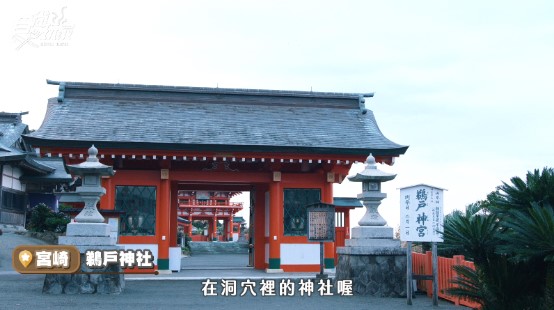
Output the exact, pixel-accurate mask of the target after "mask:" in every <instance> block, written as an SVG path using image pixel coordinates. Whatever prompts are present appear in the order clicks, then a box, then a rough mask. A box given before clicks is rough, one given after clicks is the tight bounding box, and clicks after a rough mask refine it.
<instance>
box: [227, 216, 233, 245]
mask: <svg viewBox="0 0 554 310" xmlns="http://www.w3.org/2000/svg"><path fill="white" fill-rule="evenodd" d="M227 241H233V215H232V214H231V215H230V216H229V220H228V221H227Z"/></svg>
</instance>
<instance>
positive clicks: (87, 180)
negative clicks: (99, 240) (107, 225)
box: [67, 145, 115, 223]
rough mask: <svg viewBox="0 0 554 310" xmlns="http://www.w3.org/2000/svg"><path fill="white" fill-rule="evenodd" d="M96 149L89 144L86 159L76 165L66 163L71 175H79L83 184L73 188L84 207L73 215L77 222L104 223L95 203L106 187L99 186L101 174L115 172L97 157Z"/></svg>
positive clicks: (106, 174) (109, 174)
mask: <svg viewBox="0 0 554 310" xmlns="http://www.w3.org/2000/svg"><path fill="white" fill-rule="evenodd" d="M96 155H98V149H96V148H95V147H94V145H93V146H91V147H90V148H89V149H88V157H87V160H86V161H84V162H82V163H80V164H77V165H67V170H68V171H69V173H71V174H72V175H78V176H81V179H82V181H83V184H82V185H81V186H80V187H78V188H77V189H76V190H75V193H76V194H78V195H79V196H81V198H82V200H83V202H84V203H85V207H84V208H83V210H82V211H81V212H80V213H79V214H78V215H77V216H76V217H75V222H77V223H104V217H103V216H102V215H101V214H100V212H98V209H97V208H96V204H97V203H98V201H99V200H100V197H102V196H103V195H104V194H106V189H105V188H103V187H102V186H101V180H102V176H113V175H114V174H115V172H114V170H113V168H112V167H111V166H106V165H104V164H102V163H101V162H100V161H99V160H98V158H97V157H96Z"/></svg>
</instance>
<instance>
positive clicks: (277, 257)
mask: <svg viewBox="0 0 554 310" xmlns="http://www.w3.org/2000/svg"><path fill="white" fill-rule="evenodd" d="M282 195H283V190H282V186H281V182H276V181H272V182H271V183H270V184H269V199H270V202H269V268H268V269H267V271H268V272H271V271H273V272H275V271H279V272H281V271H282V269H281V238H282V236H281V226H282V225H283V215H282V213H283V203H282V200H283V199H282Z"/></svg>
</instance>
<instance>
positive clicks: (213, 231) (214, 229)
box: [211, 209, 217, 241]
mask: <svg viewBox="0 0 554 310" xmlns="http://www.w3.org/2000/svg"><path fill="white" fill-rule="evenodd" d="M216 212H217V211H216V210H215V209H214V217H213V219H212V223H213V224H212V227H213V228H212V240H211V241H215V240H217V215H216Z"/></svg>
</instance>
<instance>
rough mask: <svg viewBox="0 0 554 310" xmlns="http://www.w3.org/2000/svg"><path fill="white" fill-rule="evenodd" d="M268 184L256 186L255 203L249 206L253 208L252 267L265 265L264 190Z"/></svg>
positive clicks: (260, 267)
mask: <svg viewBox="0 0 554 310" xmlns="http://www.w3.org/2000/svg"><path fill="white" fill-rule="evenodd" d="M267 191H268V186H267V185H266V184H264V185H260V186H256V205H255V206H250V208H255V209H254V223H250V225H254V268H256V269H264V268H266V265H265V259H266V257H265V244H266V242H267V241H266V235H265V231H266V227H265V206H266V201H265V199H266V196H265V195H266V192H267Z"/></svg>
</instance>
